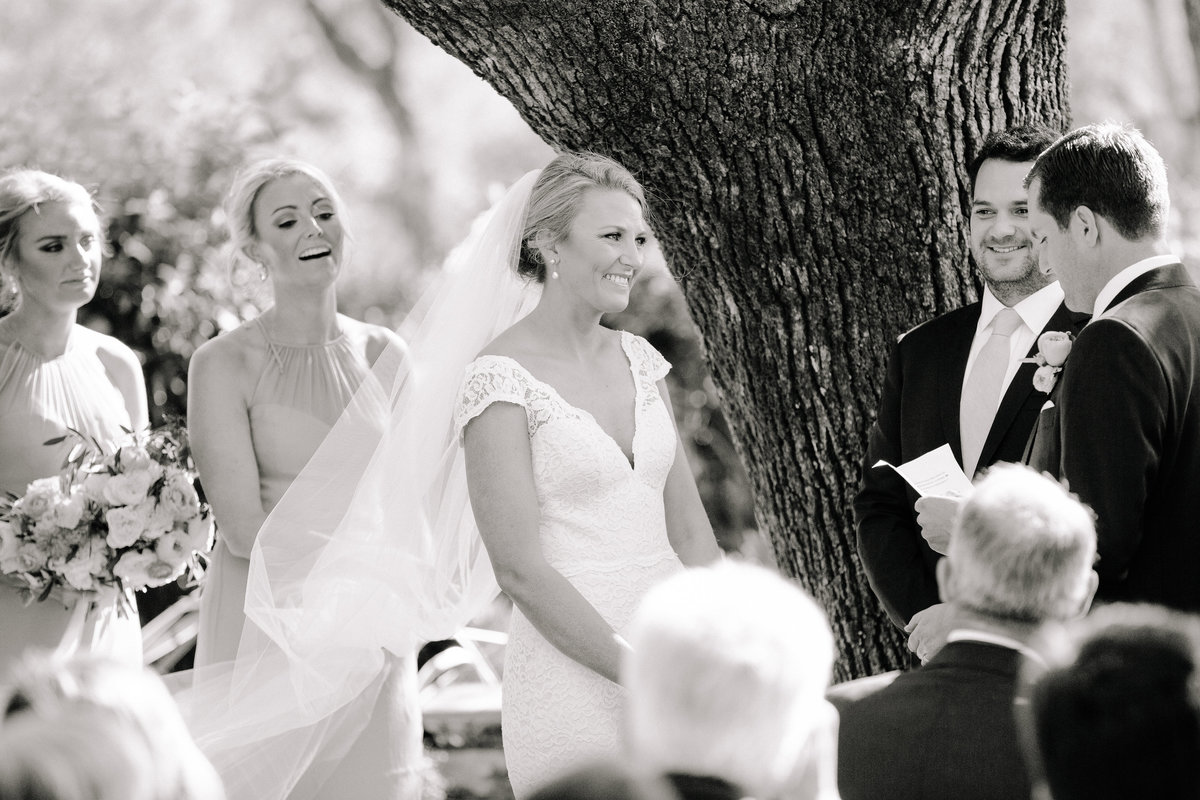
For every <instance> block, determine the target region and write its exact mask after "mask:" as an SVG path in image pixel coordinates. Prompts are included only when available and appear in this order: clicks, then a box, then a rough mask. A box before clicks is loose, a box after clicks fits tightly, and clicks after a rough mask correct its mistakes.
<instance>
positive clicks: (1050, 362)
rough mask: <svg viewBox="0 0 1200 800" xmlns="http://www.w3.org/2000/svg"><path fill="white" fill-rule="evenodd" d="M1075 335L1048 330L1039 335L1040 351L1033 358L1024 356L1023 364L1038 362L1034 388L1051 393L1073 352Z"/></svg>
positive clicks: (1034, 375) (1034, 374)
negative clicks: (1072, 344) (1072, 345)
mask: <svg viewBox="0 0 1200 800" xmlns="http://www.w3.org/2000/svg"><path fill="white" fill-rule="evenodd" d="M1074 341H1075V337H1074V336H1073V335H1072V334H1071V333H1069V332H1068V331H1046V332H1045V333H1043V334H1042V335H1041V336H1039V337H1038V340H1037V344H1038V351H1037V355H1035V356H1034V357H1033V358H1023V359H1021V363H1023V364H1037V365H1038V368H1037V370H1036V371H1035V372H1034V373H1033V388H1034V389H1036V390H1037V391H1039V392H1042V393H1043V394H1050V391H1051V390H1052V389H1053V388H1054V384H1056V383H1058V373H1060V372H1062V368H1063V364H1065V363H1067V356H1068V355H1070V353H1071V343H1072V342H1074Z"/></svg>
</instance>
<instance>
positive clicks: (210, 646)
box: [196, 320, 370, 666]
mask: <svg viewBox="0 0 1200 800" xmlns="http://www.w3.org/2000/svg"><path fill="white" fill-rule="evenodd" d="M249 324H250V325H251V326H253V327H254V328H255V329H256V332H257V334H258V335H260V336H261V337H262V338H263V340H264V341H265V342H266V346H267V357H266V359H265V361H264V363H263V367H262V372H261V374H260V375H259V377H258V380H257V382H256V383H255V386H254V390H253V392H252V393H251V398H250V405H249V408H248V414H249V422H250V438H251V442H252V445H253V448H254V458H255V461H256V463H257V465H258V490H259V497H260V498H261V500H262V507H263V510H264V511H267V512H270V511H271V509H273V508H274V507H275V505H276V504H277V503H278V502H279V500H280V498H282V497H283V495H284V493H285V492H286V491H287V489H288V487H289V486H290V485H291V483H292V481H293V480H295V478H296V476H297V475H298V474H299V473H300V470H302V469H303V468H304V465H305V464H307V463H308V460H309V459H310V458H312V455H313V453H315V452H316V450H317V448H318V447H319V446H320V444H321V442H322V441H323V440H324V439H325V436H326V435H327V434H328V433H329V430H330V428H332V427H333V424H334V423H335V422H336V421H337V419H338V417H339V416H340V415H341V413H342V412H343V411H344V410H345V408H346V406H347V405H348V404H349V402H350V400H351V398H352V397H353V396H354V393H355V391H357V390H358V387H359V386H360V385H361V384H362V382H363V379H364V378H365V377H366V376H367V375H368V374H369V372H370V366H369V365H368V364H367V362H366V359H365V358H364V357H363V355H362V353H361V352H359V351H358V350H356V349H355V348H354V347H353V345H352V344H351V342H350V340H349V339H348V337H347V336H346V335H345V334H344V333H343V334H341V335H340V336H338V337H337V338H335V339H333V340H331V341H328V342H324V343H321V344H312V345H303V344H287V343H283V342H277V341H274V340H272V339H271V338H270V336H269V335H268V334H267V331H266V329H265V328H264V327H263V325H262V323H261V322H260V321H259V320H254V321H253V322H251V323H249ZM222 522H223V520H222V519H221V518H220V517H218V518H217V531H218V538H217V545H216V547H215V548H214V549H213V552H212V556H211V559H210V566H209V570H208V573H207V574H206V576H205V585H204V592H203V594H202V596H201V616H200V631H199V634H198V636H197V641H196V665H197V666H205V665H208V664H212V663H218V662H222V661H228V660H232V659H233V657H234V656H235V655H236V654H237V647H238V642H239V641H240V640H241V636H242V627H243V625H244V623H245V599H246V584H247V581H248V579H249V572H250V561H249V559H248V558H242V557H240V556H237V555H234V554H233V553H232V552H230V550H229V548H228V546H227V545H226V544H225V542H224V541H223V540H222V539H221V538H220V528H221V524H222ZM224 522H225V524H229V523H228V521H224Z"/></svg>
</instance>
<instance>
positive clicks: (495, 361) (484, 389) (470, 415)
mask: <svg viewBox="0 0 1200 800" xmlns="http://www.w3.org/2000/svg"><path fill="white" fill-rule="evenodd" d="M528 390H529V382H528V381H527V380H526V379H525V375H524V374H523V373H522V372H521V370H520V369H519V368H517V366H516V365H515V364H513V363H512V362H511V361H509V360H508V359H506V358H498V357H495V356H482V357H480V358H477V359H475V360H474V361H472V362H471V363H470V364H468V365H467V371H466V375H465V376H464V377H463V382H462V386H460V387H459V389H458V400H457V401H456V402H455V403H454V433H455V436H456V438H457V439H458V443H459V444H460V445H461V444H462V439H463V432H464V431H465V430H466V428H467V423H468V422H470V421H471V420H473V419H475V417H477V416H479V415H480V414H482V413H483V412H484V410H485V409H486V408H487V407H488V406H490V405H491V404H492V403H513V404H515V405H518V406H521V407H522V408H524V409H525V415H526V418H527V419H528V418H529V405H528V403H527V401H526V395H527V393H528ZM533 431H534V424H533V420H532V419H529V433H530V435H532V434H533Z"/></svg>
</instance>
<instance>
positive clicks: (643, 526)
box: [456, 153, 719, 797]
mask: <svg viewBox="0 0 1200 800" xmlns="http://www.w3.org/2000/svg"><path fill="white" fill-rule="evenodd" d="M645 213H646V201H645V198H644V196H643V193H642V189H641V187H640V186H639V185H638V184H637V182H636V181H635V180H634V179H633V176H632V175H630V174H629V172H628V171H626V170H625V169H624V168H623V167H622V166H621V165H619V164H617V163H616V162H615V161H612V160H611V159H608V158H604V157H601V156H596V155H587V154H572V153H566V154H563V155H560V156H559V157H558V158H556V159H554V161H552V162H551V163H550V165H549V166H547V167H546V168H545V169H544V170H542V173H541V175H540V176H539V177H538V180H537V182H536V183H535V184H534V186H533V189H532V193H531V196H530V200H529V210H528V212H527V214H526V216H525V222H524V232H523V234H522V237H521V238H522V245H521V250H520V255H519V257H518V261H517V263H516V264H515V265H514V266H515V269H516V270H517V272H518V273H519V274H520V275H522V276H525V277H527V278H531V279H533V280H535V281H537V282H538V283H539V284H541V285H542V286H543V290H542V296H541V300H540V302H539V303H538V305H537V307H536V308H534V310H533V311H532V312H530V313H529V315H528V316H526V317H524V318H522V319H521V320H519V321H518V322H516V323H515V324H514V325H513V326H512V327H510V328H509V329H508V330H506V331H504V333H502V334H500V336H499V337H497V338H496V339H495V340H493V341H492V342H491V343H490V344H488V345H487V347H485V348H484V350H483V352H482V354H481V355H480V356H479V358H477V359H476V360H475V361H473V362H472V363H471V365H470V367H469V368H468V370H467V377H466V380H465V383H464V385H463V389H462V393H461V395H460V399H459V402H458V405H457V411H456V416H457V422H456V424H457V426H458V427H459V428H461V429H463V433H462V437H463V443H464V447H465V450H466V467H467V481H468V486H469V488H470V497H471V505H472V508H473V509H474V512H475V519H476V521H477V522H478V525H479V531H480V534H481V535H482V537H483V541H484V543H485V545H486V546H487V550H488V554H489V555H490V556H491V562H492V565H493V567H494V568H495V572H496V577H497V578H498V579H499V583H500V586H501V588H502V589H503V590H504V592H505V593H506V594H508V595H509V597H511V598H512V600H513V602H514V604H515V606H516V610H515V611H514V613H513V618H512V623H511V626H510V629H509V640H508V647H507V650H506V655H505V665H504V687H503V709H502V717H501V727H502V729H503V734H504V752H505V760H506V762H507V764H508V773H509V778H510V780H511V782H512V785H513V790H514V792H515V793H516V795H517V796H518V797H523V796H526V795H527V794H529V793H530V792H532V791H533V790H534V789H535V788H537V786H538V785H539V784H540V783H543V782H545V781H546V780H547V779H549V778H552V777H554V776H555V775H556V774H557V773H560V772H562V771H563V770H565V769H568V768H571V767H574V766H577V765H579V764H580V763H582V762H585V761H590V760H595V759H597V758H603V757H615V756H617V755H619V752H620V747H619V728H620V726H619V719H618V715H619V713H620V708H621V689H620V687H619V686H618V685H617V674H618V670H619V667H620V661H621V657H622V651H624V650H627V649H628V645H627V644H626V643H625V640H624V639H623V638H622V632H623V629H624V628H625V626H626V625H627V623H628V622H629V620H630V618H631V617H632V615H633V611H634V610H635V608H636V606H637V604H638V601H639V600H640V599H641V597H642V595H643V594H644V593H645V592H646V591H647V590H648V589H649V588H650V587H651V586H653V585H654V584H655V583H657V582H658V581H660V580H662V579H663V578H665V577H667V576H669V575H671V574H673V573H675V572H677V571H678V570H680V569H682V568H683V565H684V564H688V565H699V564H705V563H708V562H710V561H712V560H713V559H715V558H717V556H718V553H719V551H718V548H717V545H716V540H715V539H714V538H713V533H712V528H711V526H710V525H709V523H708V518H707V517H706V516H705V513H704V508H703V506H701V504H700V496H699V493H698V492H697V491H696V486H695V483H694V482H693V480H692V476H691V472H690V470H689V468H688V464H687V460H686V457H685V455H684V451H683V446H682V444H681V442H680V441H679V438H678V436H677V435H676V432H675V427H674V423H673V421H672V416H671V411H670V408H671V405H670V400H669V398H668V397H667V388H666V384H665V382H664V381H663V377H664V376H665V375H666V373H667V370H668V369H669V368H670V366H669V365H668V364H667V362H666V361H665V360H664V359H663V357H662V356H661V355H659V353H658V352H657V351H656V350H655V349H654V348H653V347H651V346H650V344H649V343H648V342H646V340H645V339H642V338H640V337H638V336H634V335H633V334H629V333H624V332H617V331H612V330H609V329H607V328H604V327H601V325H600V318H601V316H602V315H603V314H605V313H609V312H619V311H623V310H624V309H625V307H626V305H627V304H628V303H629V293H630V291H631V289H632V285H633V284H634V283H635V281H636V279H637V277H638V274H639V273H640V272H641V270H642V267H643V265H644V262H645V251H646V248H647V246H648V242H649V238H650V231H649V227H648V225H647V224H646V220H645Z"/></svg>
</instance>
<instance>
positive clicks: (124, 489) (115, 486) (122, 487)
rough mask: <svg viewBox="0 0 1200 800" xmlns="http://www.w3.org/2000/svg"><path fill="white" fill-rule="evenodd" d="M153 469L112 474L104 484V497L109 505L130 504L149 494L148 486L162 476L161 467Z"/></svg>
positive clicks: (138, 501)
mask: <svg viewBox="0 0 1200 800" xmlns="http://www.w3.org/2000/svg"><path fill="white" fill-rule="evenodd" d="M154 466H155V467H158V469H157V474H155V470H150V469H140V470H136V471H134V472H122V473H120V474H118V475H113V476H112V478H111V479H109V481H108V483H107V484H105V486H104V499H105V500H106V501H107V502H108V504H109V505H114V506H132V505H136V504H137V503H140V502H142V501H143V500H145V499H146V497H148V496H149V494H150V487H152V486H153V485H154V482H155V481H157V480H158V479H159V478H160V477H161V476H162V467H159V466H158V465H157V464H155V465H154Z"/></svg>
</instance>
